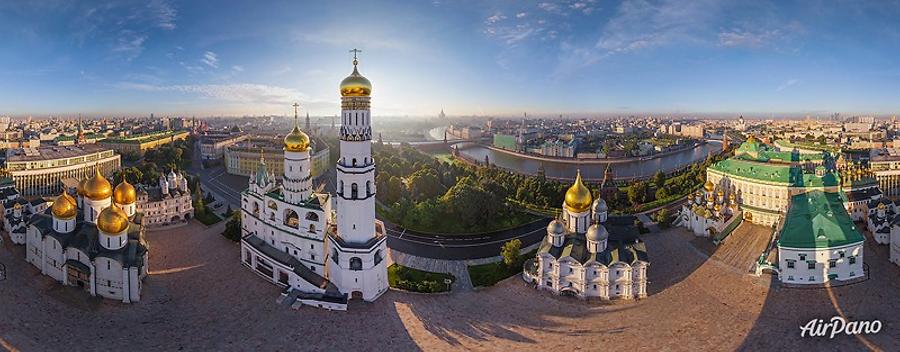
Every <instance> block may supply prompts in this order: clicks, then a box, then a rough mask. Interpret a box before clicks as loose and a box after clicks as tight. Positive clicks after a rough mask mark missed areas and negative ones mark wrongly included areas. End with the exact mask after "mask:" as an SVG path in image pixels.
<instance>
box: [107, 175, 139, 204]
mask: <svg viewBox="0 0 900 352" xmlns="http://www.w3.org/2000/svg"><path fill="white" fill-rule="evenodd" d="M136 200H137V192H135V190H134V186H132V185H131V184H130V183H128V180H126V179H125V177H124V176H123V177H122V183H120V184H119V185H118V186H116V189H114V190H113V202H115V203H116V204H132V203H134V202H135V201H136Z"/></svg>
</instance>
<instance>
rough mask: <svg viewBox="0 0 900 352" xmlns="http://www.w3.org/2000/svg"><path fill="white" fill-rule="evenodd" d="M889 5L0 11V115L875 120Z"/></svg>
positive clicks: (433, 4)
mask: <svg viewBox="0 0 900 352" xmlns="http://www.w3.org/2000/svg"><path fill="white" fill-rule="evenodd" d="M897 18H900V3H898V2H883V3H882V2H869V3H862V2H857V1H802V2H793V1H771V2H770V1H719V0H692V1H686V0H667V1H647V0H626V1H622V2H614V1H602V0H597V1H591V0H571V1H450V0H436V1H371V0H369V1H346V2H345V1H311V2H301V1H271V2H270V1H216V2H212V1H174V0H171V1H170V0H149V1H148V0H141V1H115V2H93V1H53V0H35V1H17V0H11V1H10V0H7V1H3V2H0V33H2V34H3V38H2V39H3V40H2V41H0V115H2V114H11V115H27V114H34V115H45V114H60V113H62V114H75V113H85V114H116V115H122V114H125V115H146V114H149V113H151V112H153V113H156V114H157V115H160V114H171V115H198V116H207V115H219V114H227V115H244V114H252V115H259V114H269V113H275V114H288V113H290V112H291V107H290V104H291V103H292V102H293V101H299V102H300V103H301V104H302V105H303V109H304V110H305V111H309V112H310V113H311V114H313V115H332V114H335V113H337V112H338V109H339V105H338V101H339V97H338V94H337V85H338V82H340V80H341V79H342V78H343V77H345V76H346V75H347V74H348V73H349V72H350V70H351V65H350V59H351V55H350V54H349V53H348V50H349V49H351V48H354V47H357V48H360V49H361V50H363V52H362V54H361V57H360V60H361V64H360V71H361V72H362V73H363V74H364V75H366V76H367V77H369V79H370V80H372V82H373V85H374V94H373V99H374V100H373V110H374V113H376V114H382V115H434V114H436V113H437V112H438V111H440V109H441V108H443V109H445V110H446V111H447V113H448V114H451V115H462V114H466V115H468V114H481V115H487V114H499V115H520V114H521V112H524V111H527V112H529V113H530V114H554V115H555V114H577V113H615V114H632V113H635V114H636V113H646V112H651V113H693V112H696V113H718V112H722V113H726V114H737V113H745V114H747V113H758V114H762V115H768V114H769V113H776V114H777V113H801V114H806V113H810V114H822V115H827V114H829V113H831V112H844V113H878V114H892V113H894V112H895V111H897V110H900V21H897Z"/></svg>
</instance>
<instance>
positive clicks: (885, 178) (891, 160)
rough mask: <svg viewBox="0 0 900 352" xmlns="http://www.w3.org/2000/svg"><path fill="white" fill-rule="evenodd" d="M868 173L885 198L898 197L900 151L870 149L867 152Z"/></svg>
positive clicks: (899, 186)
mask: <svg viewBox="0 0 900 352" xmlns="http://www.w3.org/2000/svg"><path fill="white" fill-rule="evenodd" d="M869 171H871V173H872V176H873V177H874V178H875V179H876V180H877V181H878V186H879V187H880V188H881V191H882V192H884V195H885V196H886V197H889V198H891V199H896V198H897V197H900V149H898V148H875V149H872V150H871V151H870V152H869Z"/></svg>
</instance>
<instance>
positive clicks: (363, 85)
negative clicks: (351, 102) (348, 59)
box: [341, 58, 372, 97]
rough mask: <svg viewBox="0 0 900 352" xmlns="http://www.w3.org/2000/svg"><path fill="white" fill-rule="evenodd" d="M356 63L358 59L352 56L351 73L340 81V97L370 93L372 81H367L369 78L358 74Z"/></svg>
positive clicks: (365, 95) (361, 95)
mask: <svg viewBox="0 0 900 352" xmlns="http://www.w3.org/2000/svg"><path fill="white" fill-rule="evenodd" d="M358 63H359V61H357V60H356V58H354V59H353V73H351V74H350V75H349V76H347V78H344V80H343V81H341V96H342V97H367V96H369V95H370V94H372V82H369V79H367V78H365V77H363V75H361V74H359V70H357V69H356V65H357V64H358Z"/></svg>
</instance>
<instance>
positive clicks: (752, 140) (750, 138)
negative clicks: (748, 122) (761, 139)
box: [747, 134, 757, 144]
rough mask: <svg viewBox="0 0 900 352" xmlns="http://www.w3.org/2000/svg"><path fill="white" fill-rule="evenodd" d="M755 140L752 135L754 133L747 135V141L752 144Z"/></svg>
mask: <svg viewBox="0 0 900 352" xmlns="http://www.w3.org/2000/svg"><path fill="white" fill-rule="evenodd" d="M756 142H757V140H756V136H754V135H752V134H751V135H750V137H747V143H750V144H753V143H756Z"/></svg>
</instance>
